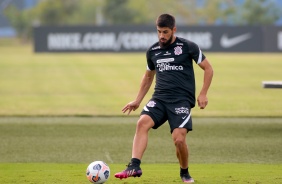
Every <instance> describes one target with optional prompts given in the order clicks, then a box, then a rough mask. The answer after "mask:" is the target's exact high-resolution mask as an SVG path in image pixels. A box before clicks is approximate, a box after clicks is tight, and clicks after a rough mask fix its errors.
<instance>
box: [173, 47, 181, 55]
mask: <svg viewBox="0 0 282 184" xmlns="http://www.w3.org/2000/svg"><path fill="white" fill-rule="evenodd" d="M174 54H175V55H180V54H182V47H181V46H177V47H174Z"/></svg>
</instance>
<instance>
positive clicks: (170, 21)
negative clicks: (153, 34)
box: [156, 14, 175, 29]
mask: <svg viewBox="0 0 282 184" xmlns="http://www.w3.org/2000/svg"><path fill="white" fill-rule="evenodd" d="M156 25H157V26H158V27H168V28H170V29H173V28H174V27H175V18H174V16H172V15H170V14H162V15H160V16H159V17H158V19H157V21H156Z"/></svg>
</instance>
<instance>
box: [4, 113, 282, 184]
mask: <svg viewBox="0 0 282 184" xmlns="http://www.w3.org/2000/svg"><path fill="white" fill-rule="evenodd" d="M136 120H137V117H1V118H0V145H1V149H0V172H1V175H0V183H17V181H21V183H50V184H51V183H88V181H87V179H86V176H85V170H86V167H87V165H88V164H89V163H90V162H92V161H94V160H103V161H105V162H106V163H108V164H109V165H110V168H111V176H110V180H109V182H108V183H123V184H129V183H168V184H169V183H181V181H180V178H179V173H178V172H179V166H178V164H177V160H176V156H175V149H174V145H173V143H172V140H171V136H170V132H169V126H168V125H167V124H165V125H164V126H163V127H161V128H159V129H158V130H157V131H155V130H152V131H151V132H150V135H149V137H150V139H149V144H148V148H147V150H146V152H145V155H144V157H143V159H142V162H143V163H142V168H143V170H144V175H143V176H142V177H141V178H135V179H134V178H129V179H127V180H122V181H120V180H118V179H115V178H114V176H113V175H114V173H115V172H118V171H120V170H123V169H124V168H125V165H126V164H127V163H128V161H129V159H130V157H131V145H132V138H133V134H134V129H135V122H136ZM193 121H194V130H193V131H192V132H190V133H188V136H187V142H188V144H189V148H190V151H191V155H190V172H191V174H192V175H193V177H194V178H195V180H196V181H197V183H281V182H282V177H281V171H282V157H281V155H282V137H281V131H282V119H281V118H194V120H193ZM15 175H16V176H15Z"/></svg>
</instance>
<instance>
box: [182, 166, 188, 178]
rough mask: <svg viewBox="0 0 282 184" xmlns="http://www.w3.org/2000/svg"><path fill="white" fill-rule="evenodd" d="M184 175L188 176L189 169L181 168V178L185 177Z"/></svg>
mask: <svg viewBox="0 0 282 184" xmlns="http://www.w3.org/2000/svg"><path fill="white" fill-rule="evenodd" d="M184 174H188V168H186V169H182V168H181V167H180V176H182V175H184Z"/></svg>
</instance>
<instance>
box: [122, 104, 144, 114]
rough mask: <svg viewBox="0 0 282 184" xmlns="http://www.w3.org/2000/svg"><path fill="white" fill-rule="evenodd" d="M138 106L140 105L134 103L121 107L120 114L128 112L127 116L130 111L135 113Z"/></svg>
mask: <svg viewBox="0 0 282 184" xmlns="http://www.w3.org/2000/svg"><path fill="white" fill-rule="evenodd" d="M139 105H140V104H139V103H137V102H136V101H132V102H129V103H128V104H127V105H126V106H124V107H123V109H122V112H123V113H126V112H127V111H128V113H127V115H129V114H130V113H131V111H132V110H133V111H135V110H136V109H138V107H139Z"/></svg>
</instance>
